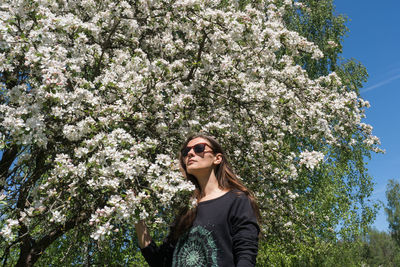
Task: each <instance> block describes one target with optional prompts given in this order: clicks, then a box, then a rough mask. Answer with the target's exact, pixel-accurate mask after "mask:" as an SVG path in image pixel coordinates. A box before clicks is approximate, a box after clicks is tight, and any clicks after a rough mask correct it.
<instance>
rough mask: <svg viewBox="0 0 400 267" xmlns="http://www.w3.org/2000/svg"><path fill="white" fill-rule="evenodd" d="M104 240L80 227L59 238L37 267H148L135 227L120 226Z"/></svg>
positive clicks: (44, 254) (40, 259)
mask: <svg viewBox="0 0 400 267" xmlns="http://www.w3.org/2000/svg"><path fill="white" fill-rule="evenodd" d="M119 229H120V231H118V232H113V233H112V234H111V235H109V236H106V237H105V238H104V239H103V240H98V241H96V240H94V239H92V238H90V237H89V231H88V229H83V228H82V227H78V228H76V229H74V230H71V231H69V232H68V233H66V234H65V235H63V236H62V237H61V238H59V239H57V240H56V241H55V242H54V243H53V244H52V245H51V246H50V247H49V248H47V249H46V251H45V252H44V253H43V255H42V256H41V257H40V258H39V260H38V262H37V263H36V264H35V266H146V262H145V260H144V258H143V256H142V255H141V253H140V250H139V249H138V247H137V240H136V233H135V230H134V227H133V226H121V227H120V228H119Z"/></svg>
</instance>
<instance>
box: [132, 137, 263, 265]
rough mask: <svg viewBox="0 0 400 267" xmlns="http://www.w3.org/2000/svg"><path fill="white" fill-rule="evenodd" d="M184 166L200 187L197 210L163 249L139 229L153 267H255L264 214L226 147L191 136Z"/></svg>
mask: <svg viewBox="0 0 400 267" xmlns="http://www.w3.org/2000/svg"><path fill="white" fill-rule="evenodd" d="M180 164H181V166H182V169H183V170H184V171H185V175H186V177H187V178H188V179H189V180H190V181H191V182H193V184H194V185H195V186H196V190H195V192H194V194H195V197H196V198H197V206H196V207H195V208H193V209H191V210H189V211H184V212H182V213H181V214H180V215H179V216H178V217H177V219H176V221H175V223H174V225H173V227H171V231H170V234H169V236H168V237H167V240H166V241H165V242H164V243H163V244H162V245H161V246H160V247H157V246H156V244H155V243H154V241H152V240H151V237H150V235H149V233H148V230H147V227H146V225H145V224H144V223H143V222H140V223H138V224H137V225H136V232H137V235H138V240H139V246H140V248H141V251H142V254H143V256H144V258H145V259H146V261H147V262H148V263H149V265H150V266H152V267H155V266H174V267H175V266H179V267H180V266H185V267H186V266H196V267H199V266H218V267H222V266H227V267H228V266H229V267H232V266H237V267H249V266H254V265H255V262H256V256H257V250H258V234H259V231H260V229H259V226H258V223H257V221H258V219H259V211H258V208H257V204H256V202H255V199H254V197H253V196H252V194H251V193H250V192H249V190H248V189H247V188H246V187H245V186H244V185H243V184H242V183H241V182H240V181H239V180H238V179H237V177H236V175H235V174H234V173H233V171H232V169H231V167H230V166H229V163H228V160H227V157H226V154H225V152H224V151H223V149H222V147H221V146H220V145H219V144H218V142H217V141H215V140H214V139H213V138H211V137H209V136H206V135H195V136H191V137H189V138H188V139H187V140H186V142H185V143H184V144H183V146H182V150H181V154H180Z"/></svg>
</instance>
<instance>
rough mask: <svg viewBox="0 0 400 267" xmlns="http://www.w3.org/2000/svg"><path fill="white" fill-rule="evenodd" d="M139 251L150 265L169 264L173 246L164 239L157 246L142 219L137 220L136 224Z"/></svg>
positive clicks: (155, 266) (166, 266)
mask: <svg viewBox="0 0 400 267" xmlns="http://www.w3.org/2000/svg"><path fill="white" fill-rule="evenodd" d="M135 228H136V234H137V237H138V242H139V247H140V251H141V252H142V255H143V257H144V258H145V260H146V261H147V263H148V264H149V265H150V266H151V267H160V266H163V267H164V266H165V267H168V266H171V262H172V254H173V251H174V246H173V245H172V244H171V243H170V242H168V241H165V242H164V243H163V244H161V246H157V245H156V243H154V241H153V240H152V238H151V236H150V233H149V230H148V228H147V226H146V224H145V223H144V221H139V222H138V223H137V224H136V225H135Z"/></svg>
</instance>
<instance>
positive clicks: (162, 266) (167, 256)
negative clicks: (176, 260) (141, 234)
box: [141, 240, 174, 267]
mask: <svg viewBox="0 0 400 267" xmlns="http://www.w3.org/2000/svg"><path fill="white" fill-rule="evenodd" d="M141 252H142V255H143V257H144V259H145V260H146V261H147V263H148V264H149V265H150V267H169V266H171V264H172V254H173V252H174V246H173V245H172V244H171V243H169V242H168V241H166V242H164V243H163V244H162V245H161V246H159V247H158V246H157V245H156V243H155V242H154V241H153V240H152V241H151V243H150V244H149V245H148V246H147V247H145V248H142V249H141Z"/></svg>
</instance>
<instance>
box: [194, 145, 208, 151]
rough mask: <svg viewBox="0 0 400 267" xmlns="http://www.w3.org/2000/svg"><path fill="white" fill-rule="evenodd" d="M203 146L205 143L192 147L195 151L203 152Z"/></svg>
mask: <svg viewBox="0 0 400 267" xmlns="http://www.w3.org/2000/svg"><path fill="white" fill-rule="evenodd" d="M205 148H206V145H205V144H197V145H195V146H194V147H193V150H194V152H195V153H201V152H204V149H205Z"/></svg>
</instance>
